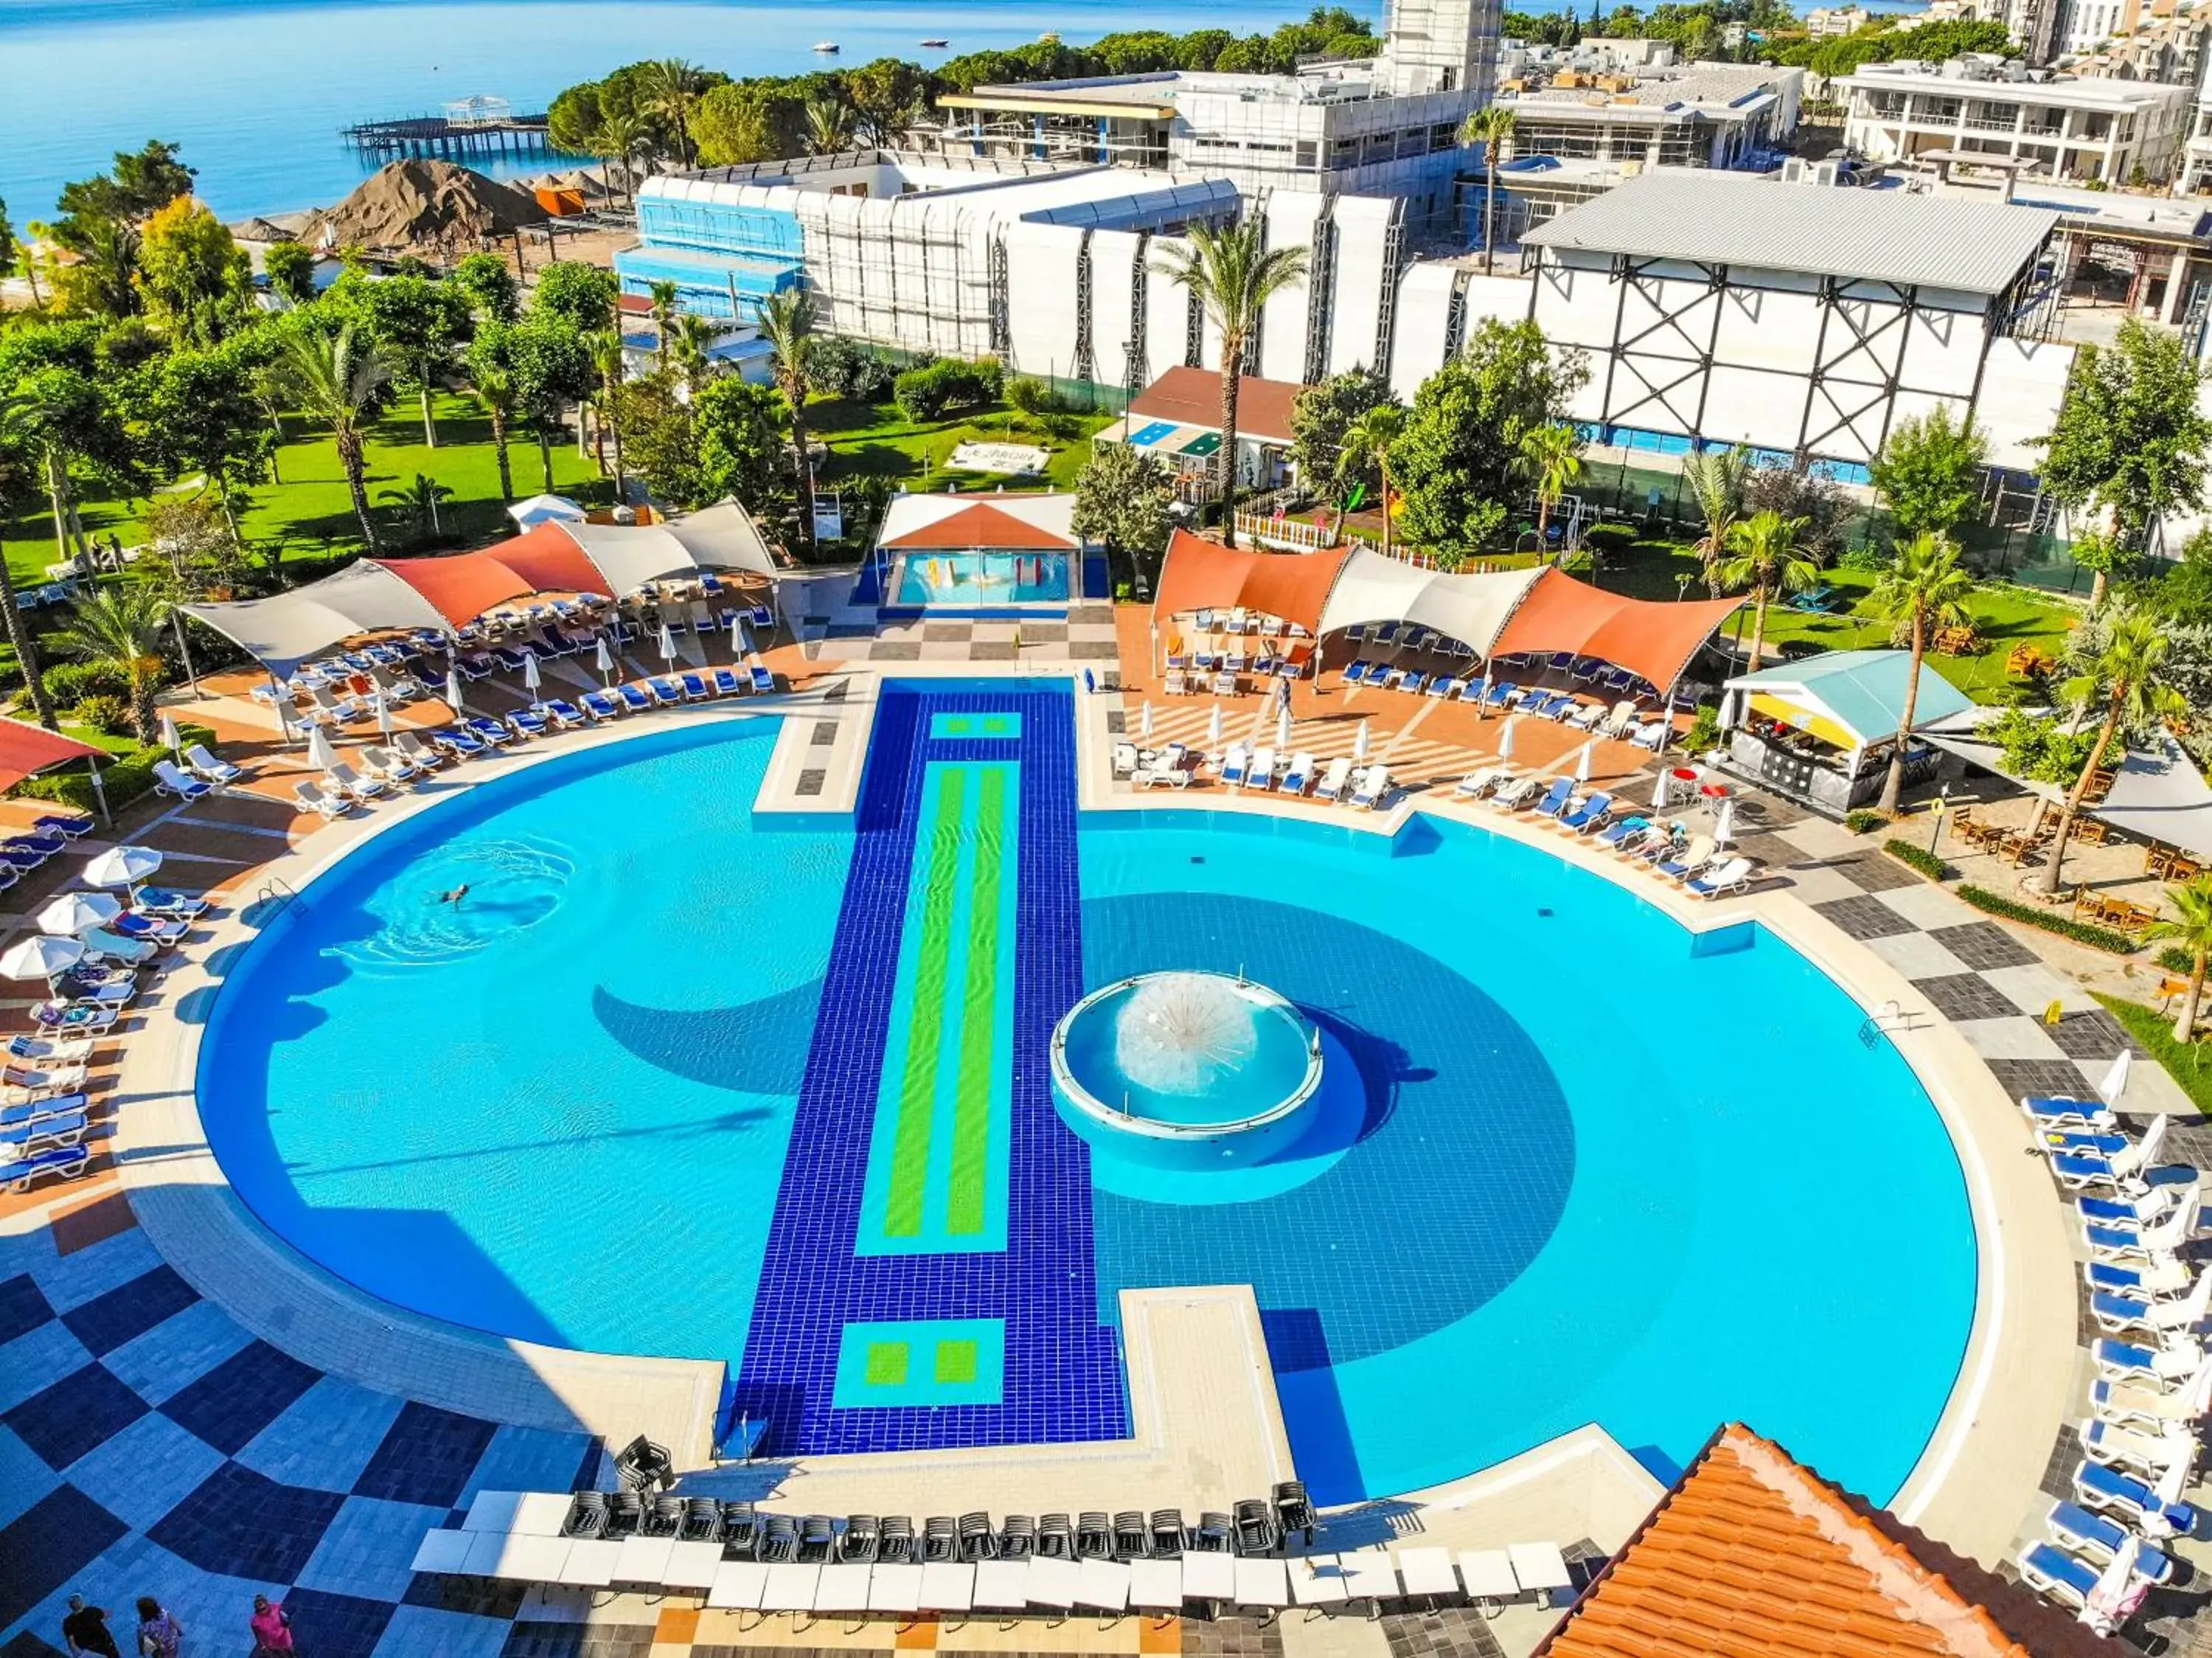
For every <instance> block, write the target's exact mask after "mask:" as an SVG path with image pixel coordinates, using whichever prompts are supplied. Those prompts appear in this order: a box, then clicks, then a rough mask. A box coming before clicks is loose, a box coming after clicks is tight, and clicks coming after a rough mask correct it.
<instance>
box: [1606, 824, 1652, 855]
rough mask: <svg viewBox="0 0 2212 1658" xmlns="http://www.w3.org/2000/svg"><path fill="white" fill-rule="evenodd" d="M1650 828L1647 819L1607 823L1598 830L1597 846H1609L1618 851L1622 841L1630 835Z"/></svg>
mask: <svg viewBox="0 0 2212 1658" xmlns="http://www.w3.org/2000/svg"><path fill="white" fill-rule="evenodd" d="M1650 826H1651V820H1650V819H1649V818H1623V819H1621V820H1620V821H1619V822H1618V823H1609V824H1607V826H1605V827H1604V828H1602V829H1601V830H1599V831H1598V832H1597V844H1599V845H1601V846H1610V847H1611V848H1613V850H1615V851H1619V850H1620V844H1621V843H1622V842H1623V841H1625V840H1626V839H1627V838H1629V837H1630V836H1631V835H1634V834H1640V833H1641V832H1644V830H1646V829H1649V828H1650Z"/></svg>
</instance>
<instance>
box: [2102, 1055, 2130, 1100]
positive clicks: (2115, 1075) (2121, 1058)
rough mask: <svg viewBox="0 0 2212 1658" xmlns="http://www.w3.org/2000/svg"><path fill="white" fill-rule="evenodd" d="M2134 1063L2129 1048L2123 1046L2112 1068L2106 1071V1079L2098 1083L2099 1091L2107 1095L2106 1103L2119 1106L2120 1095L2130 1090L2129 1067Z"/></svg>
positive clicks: (2114, 1058) (2114, 1059)
mask: <svg viewBox="0 0 2212 1658" xmlns="http://www.w3.org/2000/svg"><path fill="white" fill-rule="evenodd" d="M2131 1063H2133V1062H2132V1061H2131V1060H2130V1058H2129V1053H2128V1050H2127V1049H2125V1048H2122V1049H2121V1050H2120V1051H2119V1052H2118V1054H2117V1055H2115V1056H2114V1057H2113V1059H2112V1069H2111V1070H2108V1071H2106V1073H2105V1080H2104V1081H2103V1082H2100V1083H2099V1084H2097V1092H2098V1093H2100V1094H2103V1095H2104V1096H2105V1103H2106V1105H2108V1106H2117V1105H2118V1104H2119V1103H2120V1096H2121V1095H2122V1094H2125V1093H2126V1092H2127V1091H2128V1067H2129V1065H2130V1064H2131Z"/></svg>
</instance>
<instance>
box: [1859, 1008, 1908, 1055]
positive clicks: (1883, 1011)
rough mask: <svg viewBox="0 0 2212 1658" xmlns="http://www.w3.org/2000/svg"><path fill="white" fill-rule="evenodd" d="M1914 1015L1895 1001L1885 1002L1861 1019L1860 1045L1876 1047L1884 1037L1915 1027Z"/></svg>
mask: <svg viewBox="0 0 2212 1658" xmlns="http://www.w3.org/2000/svg"><path fill="white" fill-rule="evenodd" d="M1914 1016H1915V1015H1911V1014H1909V1013H1907V1012H1905V1009H1903V1008H1902V1007H1900V1006H1899V1005H1898V1003H1895V1002H1885V1003H1882V1004H1881V1006H1880V1007H1879V1008H1876V1009H1875V1010H1874V1011H1873V1012H1872V1013H1870V1014H1869V1015H1867V1016H1866V1017H1865V1018H1864V1019H1863V1020H1861V1021H1859V1045H1860V1046H1861V1047H1863V1048H1873V1047H1876V1046H1878V1045H1880V1044H1881V1040H1882V1039H1883V1038H1884V1037H1887V1036H1892V1035H1894V1034H1895V1033H1897V1032H1899V1031H1909V1030H1911V1029H1913V1028H1915V1027H1914V1025H1913V1023H1912V1021H1913V1018H1914Z"/></svg>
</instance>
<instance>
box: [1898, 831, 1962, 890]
mask: <svg viewBox="0 0 2212 1658" xmlns="http://www.w3.org/2000/svg"><path fill="white" fill-rule="evenodd" d="M1881 850H1883V851H1885V852H1887V853H1888V854H1889V855H1890V856H1892V857H1893V858H1895V859H1896V860H1897V861H1898V862H1899V863H1901V864H1903V865H1904V866H1905V868H1906V869H1917V870H1918V871H1919V872H1920V873H1921V874H1922V875H1925V876H1927V877H1928V879H1929V880H1930V881H1944V880H1948V878H1949V877H1950V876H1951V875H1953V874H1954V871H1953V869H1952V868H1951V866H1950V865H1949V864H1948V863H1944V862H1943V860H1942V858H1940V857H1937V856H1936V854H1935V853H1933V852H1931V851H1929V850H1928V849H1927V848H1926V847H1924V846H1915V845H1914V844H1912V843H1911V841H1909V840H1886V841H1884V842H1882V844H1881Z"/></svg>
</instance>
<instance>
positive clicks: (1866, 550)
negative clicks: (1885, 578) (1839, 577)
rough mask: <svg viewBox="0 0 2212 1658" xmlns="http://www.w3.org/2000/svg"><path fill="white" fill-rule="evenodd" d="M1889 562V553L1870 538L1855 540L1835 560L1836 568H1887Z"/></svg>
mask: <svg viewBox="0 0 2212 1658" xmlns="http://www.w3.org/2000/svg"><path fill="white" fill-rule="evenodd" d="M1889 564H1890V555H1889V554H1887V553H1886V552H1883V551H1882V550H1881V548H1880V547H1878V546H1875V544H1874V543H1873V542H1872V541H1870V540H1869V541H1859V542H1856V543H1854V544H1853V545H1851V546H1848V547H1845V548H1844V551H1843V554H1842V556H1841V557H1839V558H1838V559H1837V560H1836V568H1837V569H1838V570H1887V569H1888V568H1889Z"/></svg>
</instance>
